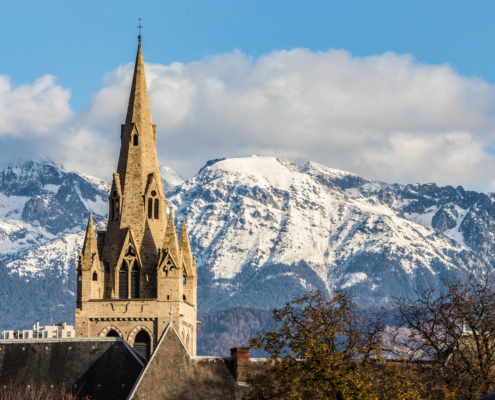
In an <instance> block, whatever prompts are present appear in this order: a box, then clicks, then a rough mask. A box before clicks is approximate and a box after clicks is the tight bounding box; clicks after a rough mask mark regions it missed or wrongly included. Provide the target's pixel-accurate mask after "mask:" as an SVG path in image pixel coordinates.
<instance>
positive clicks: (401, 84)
mask: <svg viewBox="0 0 495 400" xmlns="http://www.w3.org/2000/svg"><path fill="white" fill-rule="evenodd" d="M132 69H133V63H129V64H127V65H125V66H121V67H119V68H118V69H116V70H115V71H114V72H111V73H109V74H107V75H106V76H105V77H104V80H103V84H104V87H103V88H102V89H101V90H100V91H99V92H98V93H96V94H95V95H94V96H93V99H92V102H91V104H90V106H89V108H88V109H87V110H86V111H84V112H82V113H79V114H78V115H76V116H74V117H73V118H72V119H71V120H70V122H66V121H67V115H70V114H68V113H67V109H66V107H63V101H62V102H60V99H61V98H62V97H57V96H55V95H54V94H55V93H56V91H58V92H57V93H62V94H63V93H66V92H64V89H62V88H59V87H57V86H54V83H53V78H52V81H51V86H50V85H48V86H46V87H47V88H48V89H45V91H46V92H47V93H51V92H52V91H53V94H52V97H56V98H57V99H59V103H57V105H58V108H59V109H60V111H59V113H58V115H59V117H58V118H59V119H57V118H52V119H47V118H46V117H43V116H41V117H39V118H41V122H42V123H41V124H40V125H39V126H38V125H37V123H36V119H37V118H38V116H37V114H36V113H32V114H29V116H28V117H26V118H27V119H26V121H24V120H22V118H21V119H20V120H13V121H18V122H15V124H17V125H15V124H14V123H11V124H14V125H13V126H14V128H12V129H13V130H15V126H18V127H23V126H24V127H28V128H29V129H32V130H33V133H32V135H33V136H35V135H38V136H39V135H40V134H44V135H46V134H47V128H41V127H43V126H45V127H47V126H49V123H50V121H52V122H51V123H53V124H55V125H57V124H59V126H60V125H62V126H64V129H62V130H56V132H54V133H53V134H51V136H50V141H49V142H50V143H49V144H50V145H48V141H45V142H46V143H45V142H43V141H41V142H40V146H41V147H42V149H43V151H45V152H48V153H50V154H49V155H50V156H51V157H52V158H55V159H57V160H59V161H60V162H62V163H64V164H65V165H66V167H67V168H72V169H77V170H81V171H82V170H84V171H85V172H87V173H90V174H94V175H97V176H99V177H102V178H106V179H109V177H110V176H111V175H110V174H111V172H112V171H113V169H114V168H115V164H116V158H117V156H118V148H119V145H120V143H119V142H120V141H119V137H120V124H121V123H123V122H124V118H125V112H126V108H127V107H126V105H127V100H128V96H129V87H130V82H131V76H132ZM146 72H147V79H148V86H149V93H150V101H151V107H152V112H153V119H154V122H155V123H157V125H158V152H159V156H160V158H161V161H162V163H164V164H167V165H169V166H171V167H172V168H174V169H175V170H177V171H178V172H179V173H181V175H183V176H186V177H187V176H191V175H193V174H194V173H195V172H196V171H197V170H198V169H199V168H200V167H201V166H202V165H203V164H204V163H205V162H206V161H207V160H209V159H212V158H220V157H235V156H246V155H252V154H261V155H275V156H278V157H286V158H290V159H293V160H294V161H298V162H304V161H306V160H313V161H317V162H319V163H322V164H325V165H328V166H330V167H334V168H340V169H344V170H349V171H352V172H354V173H357V174H359V175H362V176H366V177H369V178H375V179H381V180H386V181H390V182H403V183H406V182H432V181H434V182H437V183H439V184H451V185H454V186H457V185H459V184H460V185H464V186H467V187H478V188H482V189H484V190H495V181H494V180H493V178H492V177H491V174H490V173H489V172H490V171H493V167H494V166H495V157H494V156H493V155H491V154H489V153H487V152H486V151H485V150H484V149H485V148H486V147H487V146H489V145H490V144H491V143H492V141H493V135H492V132H493V127H494V124H493V115H492V114H493V105H494V104H493V99H494V97H493V96H494V88H493V87H492V86H490V85H489V84H488V83H487V82H484V81H482V80H480V79H476V78H467V77H464V76H461V75H460V74H458V73H457V72H455V71H454V70H453V69H452V68H451V67H450V66H448V65H426V64H422V63H419V62H417V61H416V60H415V59H414V58H413V57H412V56H410V55H397V54H394V53H385V54H383V55H377V56H370V57H363V58H361V57H352V56H351V55H350V54H349V53H348V52H346V51H343V50H329V51H327V52H311V51H309V50H305V49H294V50H290V51H275V52H272V53H270V54H267V55H264V56H263V57H260V58H259V59H257V60H253V59H252V58H251V57H248V56H246V55H244V54H243V53H241V52H240V51H234V52H232V53H227V54H222V55H217V56H214V57H210V58H206V59H204V60H203V61H199V62H194V63H191V64H187V65H186V64H181V63H174V64H171V65H169V66H164V65H158V64H147V66H146ZM41 79H46V78H45V77H44V78H41ZM3 82H4V81H2V80H0V116H1V115H3V114H2V113H5V106H4V102H3V101H2V100H1V99H2V96H3V95H2V93H4V92H6V91H5V90H4V89H3V86H2V85H3ZM37 82H38V81H37ZM37 82H35V84H33V85H32V88H34V87H36V86H37V85H40V83H37ZM19 89H20V88H19ZM16 90H18V89H13V90H12V89H11V88H9V89H8V90H7V93H14V92H15V91H16ZM32 91H34V89H32ZM11 97H12V96H11ZM25 97H27V98H30V97H29V96H25ZM32 97H33V98H35V97H36V96H32ZM19 99H20V100H19V105H17V107H21V105H22V102H23V97H22V96H21V97H19ZM50 101H53V100H49V99H47V100H46V101H45V102H44V103H43V104H44V105H45V106H46V104H49V103H50ZM67 101H68V99H67ZM40 109H41V108H40ZM68 111H69V113H70V109H69V110H68ZM44 118H45V119H44ZM46 120H48V122H46ZM53 121H54V122H53ZM57 121H60V122H57ZM28 128H24V129H23V130H21V128H18V130H19V132H21V133H22V134H23V135H26V133H25V132H27V131H28V130H29V129H28ZM2 129H4V128H1V127H0V134H1V133H2V132H4V131H3V130H2ZM21 133H19V134H21ZM55 137H56V139H57V140H56V141H57V145H56V146H54V145H53V138H55Z"/></svg>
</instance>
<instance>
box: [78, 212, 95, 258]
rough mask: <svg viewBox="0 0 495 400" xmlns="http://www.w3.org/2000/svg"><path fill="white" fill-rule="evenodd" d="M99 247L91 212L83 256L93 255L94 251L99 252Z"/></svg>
mask: <svg viewBox="0 0 495 400" xmlns="http://www.w3.org/2000/svg"><path fill="white" fill-rule="evenodd" d="M97 252H98V248H97V246H96V237H95V228H94V226H93V215H92V214H89V221H88V226H87V228H86V236H85V237H84V244H83V247H82V251H81V253H82V255H83V257H91V256H92V254H93V253H97Z"/></svg>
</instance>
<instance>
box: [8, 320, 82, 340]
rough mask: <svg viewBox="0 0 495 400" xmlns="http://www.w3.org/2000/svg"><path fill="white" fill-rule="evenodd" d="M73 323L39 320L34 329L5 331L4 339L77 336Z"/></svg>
mask: <svg viewBox="0 0 495 400" xmlns="http://www.w3.org/2000/svg"><path fill="white" fill-rule="evenodd" d="M75 336H76V334H75V330H74V326H73V325H67V322H60V323H58V324H53V325H45V326H42V325H40V322H39V321H36V323H35V324H33V329H24V330H22V331H14V330H10V331H3V332H2V340H13V339H66V338H73V337H75Z"/></svg>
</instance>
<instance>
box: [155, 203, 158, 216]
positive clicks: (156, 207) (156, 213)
mask: <svg viewBox="0 0 495 400" xmlns="http://www.w3.org/2000/svg"><path fill="white" fill-rule="evenodd" d="M155 219H158V199H155Z"/></svg>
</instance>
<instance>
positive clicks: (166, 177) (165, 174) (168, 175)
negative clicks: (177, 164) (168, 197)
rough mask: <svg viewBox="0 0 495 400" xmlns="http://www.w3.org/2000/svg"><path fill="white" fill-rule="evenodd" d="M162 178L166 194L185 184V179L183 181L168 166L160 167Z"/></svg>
mask: <svg viewBox="0 0 495 400" xmlns="http://www.w3.org/2000/svg"><path fill="white" fill-rule="evenodd" d="M160 176H161V178H162V179H163V188H164V189H165V193H167V192H169V191H170V190H172V189H173V188H175V187H176V186H178V185H182V184H183V183H184V179H182V178H181V177H180V175H179V174H178V173H177V172H175V171H174V170H173V169H172V168H170V167H167V166H166V165H162V166H161V167H160Z"/></svg>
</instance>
